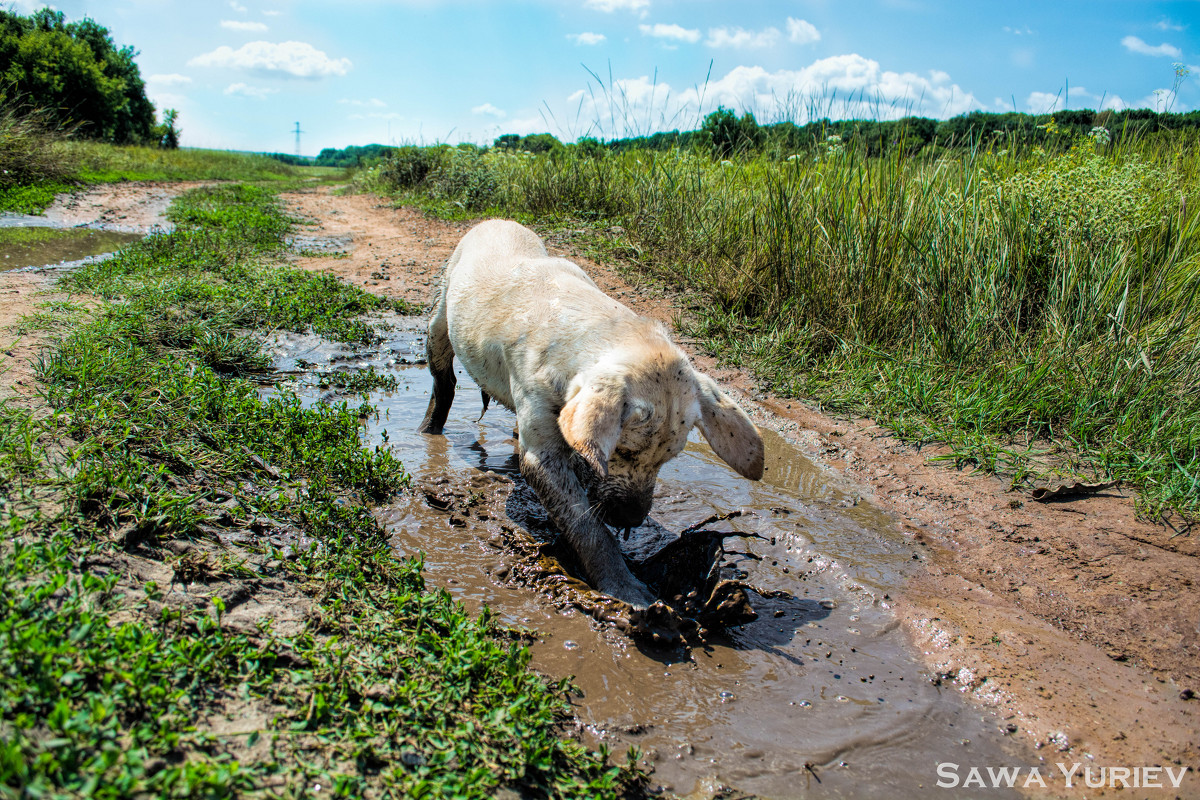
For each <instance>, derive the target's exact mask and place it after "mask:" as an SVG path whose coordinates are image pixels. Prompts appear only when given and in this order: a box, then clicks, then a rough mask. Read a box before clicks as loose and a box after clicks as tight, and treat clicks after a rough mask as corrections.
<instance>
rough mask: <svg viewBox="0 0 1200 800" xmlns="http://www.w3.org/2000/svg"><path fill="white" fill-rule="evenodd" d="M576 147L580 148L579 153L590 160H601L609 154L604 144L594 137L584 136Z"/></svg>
mask: <svg viewBox="0 0 1200 800" xmlns="http://www.w3.org/2000/svg"><path fill="white" fill-rule="evenodd" d="M575 146H576V147H578V148H579V152H581V153H583V154H584V155H585V156H587V157H589V158H599V157H601V156H603V155H604V154H605V153H607V152H608V148H607V147H605V146H604V143H603V142H601V141H600V140H599V139H597V138H595V137H594V136H584V137H583V138H581V139H580V140H579V141H578V142H576V143H575Z"/></svg>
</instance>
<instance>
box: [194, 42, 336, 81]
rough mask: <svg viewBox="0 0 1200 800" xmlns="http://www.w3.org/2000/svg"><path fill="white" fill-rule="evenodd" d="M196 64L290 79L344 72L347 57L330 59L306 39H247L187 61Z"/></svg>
mask: <svg viewBox="0 0 1200 800" xmlns="http://www.w3.org/2000/svg"><path fill="white" fill-rule="evenodd" d="M188 65H189V66H196V67H223V68H226V69H247V70H257V71H259V72H269V73H272V74H278V75H282V76H291V77H293V78H323V77H326V76H329V75H345V74H346V73H347V72H349V71H350V68H351V66H353V65H352V64H351V63H350V59H348V58H330V57H329V56H327V55H326V54H325V53H324V52H322V51H320V50H318V49H317V48H315V47H313V46H312V45H311V44H309V43H308V42H280V43H279V44H274V43H272V42H261V41H260V42H248V43H246V44H244V45H242V46H241V47H239V48H238V49H237V50H234V49H233V48H231V47H228V46H225V45H222V46H221V47H218V48H217V49H216V50H213V51H212V52H211V53H205V54H203V55H199V56H196V57H195V58H193V59H192V60H191V61H189V62H188Z"/></svg>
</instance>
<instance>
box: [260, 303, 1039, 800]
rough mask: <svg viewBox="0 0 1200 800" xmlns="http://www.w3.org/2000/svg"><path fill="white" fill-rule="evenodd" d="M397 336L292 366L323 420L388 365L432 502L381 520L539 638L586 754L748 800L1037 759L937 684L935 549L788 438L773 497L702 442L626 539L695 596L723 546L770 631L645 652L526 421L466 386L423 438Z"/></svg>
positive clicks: (405, 353) (453, 583) (418, 396)
mask: <svg viewBox="0 0 1200 800" xmlns="http://www.w3.org/2000/svg"><path fill="white" fill-rule="evenodd" d="M390 322H391V324H393V325H395V329H394V330H393V331H392V333H391V338H390V340H389V341H387V342H385V343H384V345H383V346H382V347H381V348H379V349H378V350H377V351H369V352H363V353H354V352H352V351H346V350H343V349H341V348H339V347H337V346H336V345H333V344H332V343H329V342H324V341H322V340H321V339H319V338H318V337H313V336H296V335H291V334H281V335H277V336H276V337H274V339H273V340H272V352H273V354H274V356H275V359H276V367H277V368H278V369H280V370H281V371H282V372H284V373H295V372H296V369H297V367H298V366H300V365H304V366H305V367H306V368H307V369H308V370H310V373H309V374H310V377H309V378H308V379H306V378H303V377H301V378H300V379H299V380H298V382H297V383H296V385H295V386H294V388H295V389H296V390H297V391H298V392H299V393H300V394H301V396H302V397H306V398H307V399H308V401H309V402H314V403H315V402H339V401H340V400H342V399H344V397H343V396H341V395H338V394H337V393H336V392H333V391H330V390H322V389H320V388H319V385H320V383H321V382H325V383H328V381H319V380H313V379H312V378H311V376H312V375H314V374H319V373H323V372H328V371H331V370H355V369H365V368H369V367H374V368H375V369H377V370H387V371H388V372H389V373H390V374H393V375H395V376H396V377H397V379H398V385H397V387H396V388H395V389H394V390H390V391H383V392H373V393H372V394H371V398H370V399H371V402H372V404H374V405H375V406H376V407H377V408H378V410H379V415H378V417H377V418H374V419H371V420H368V422H367V431H366V433H367V441H368V444H371V445H376V444H378V445H386V446H387V447H389V448H391V450H392V451H393V452H394V453H395V454H396V455H397V456H398V457H399V458H400V459H401V460H402V462H403V463H404V464H405V467H406V469H407V470H408V471H409V472H410V474H411V475H412V476H413V481H414V488H415V491H414V492H413V493H412V494H411V495H409V496H407V497H405V498H403V499H401V500H400V501H398V502H397V503H395V504H394V505H391V506H388V507H386V508H382V509H380V510H379V516H380V519H381V521H382V522H383V523H384V524H385V526H386V527H387V528H388V529H389V530H390V531H392V533H393V542H394V544H395V546H396V548H397V549H398V550H400V551H401V552H403V553H405V554H409V555H416V554H418V553H420V554H422V555H423V557H424V560H425V565H426V575H427V579H428V580H429V581H430V582H431V583H433V584H434V585H440V586H443V587H445V588H446V589H448V590H449V591H450V592H451V593H452V594H454V595H455V596H456V597H458V598H459V599H461V600H463V601H464V602H466V603H467V604H468V605H469V606H471V607H473V608H475V609H477V610H478V609H480V608H481V607H482V606H484V605H486V606H488V607H489V608H491V609H492V610H493V611H494V612H495V613H496V614H498V615H499V617H500V619H501V621H502V622H504V623H505V624H507V625H511V626H518V627H523V628H529V629H532V630H533V631H534V632H535V633H536V636H537V640H536V642H535V643H534V645H533V650H534V665H535V666H536V667H537V668H538V669H540V670H542V671H543V672H546V673H547V674H550V675H552V676H556V677H561V676H565V675H573V676H575V677H574V680H575V683H576V685H577V687H578V690H577V692H576V695H575V703H576V710H577V713H578V716H579V724H580V728H581V732H582V733H583V734H584V735H585V737H587V738H590V739H592V740H594V741H596V742H598V743H599V742H603V743H606V744H608V745H609V746H610V747H613V748H614V749H616V750H618V751H620V750H623V749H624V748H625V747H626V746H627V745H636V746H638V747H639V748H642V749H643V750H644V751H646V752H647V754H648V756H649V757H650V759H651V760H652V761H653V763H654V765H655V778H656V780H657V781H658V782H659V783H660V784H661V785H663V786H664V787H665V788H669V789H671V790H673V791H677V792H680V793H688V792H692V791H695V790H702V789H703V788H704V787H705V786H708V787H718V786H721V785H730V786H733V787H736V788H737V789H738V790H739V791H742V792H753V793H755V794H758V795H761V796H764V797H794V796H797V786H798V784H800V783H802V784H803V785H804V786H805V790H804V794H805V796H811V797H840V796H866V795H871V794H881V793H886V794H887V795H888V796H890V797H896V798H907V797H914V798H915V797H921V796H924V794H925V793H926V792H927V787H928V786H929V785H930V780H931V778H933V777H934V776H935V772H934V770H935V766H936V764H937V763H939V762H940V761H945V760H954V759H963V758H968V757H970V758H974V759H978V760H979V761H980V763H989V764H995V763H1004V764H1030V765H1031V764H1032V763H1034V759H1033V757H1032V755H1031V754H1024V753H1020V752H1018V748H1017V747H1015V746H1013V745H1012V743H1011V741H1010V740H1009V739H1007V738H1006V737H1005V736H1004V735H1003V734H1002V733H1001V732H1000V731H999V730H998V729H997V728H996V726H995V725H994V724H993V723H992V722H991V719H990V715H987V714H985V713H983V712H981V711H980V710H979V709H978V708H976V707H974V706H972V705H971V704H969V703H966V702H964V701H963V699H962V698H961V697H960V696H959V693H958V692H957V691H955V690H954V689H953V688H951V687H950V686H949V685H948V684H947V685H943V684H942V682H941V681H940V680H939V679H937V678H936V676H931V675H930V674H929V673H928V671H927V670H926V668H925V666H924V664H923V663H922V662H921V661H920V659H919V657H918V655H917V654H916V653H915V652H914V651H913V649H912V647H911V646H910V644H909V641H908V639H907V637H906V634H905V632H904V630H903V629H902V628H901V626H900V625H899V624H898V621H897V618H896V616H895V614H894V613H893V612H892V610H891V605H892V600H891V594H892V593H894V592H896V591H898V590H899V589H900V588H901V587H902V586H903V585H904V583H905V582H906V579H907V576H908V575H909V574H910V573H912V572H913V571H914V570H916V569H918V568H919V567H917V566H916V565H917V563H918V562H919V560H920V559H921V558H922V556H921V554H919V553H915V552H914V551H913V548H912V546H911V545H910V543H909V542H908V541H906V540H905V537H903V536H902V535H899V534H898V533H897V532H896V531H895V529H894V527H895V526H894V525H893V524H892V521H891V519H890V518H889V517H888V516H887V515H886V514H883V513H881V512H880V511H879V510H878V509H876V508H874V507H872V506H870V505H867V504H863V503H857V502H856V500H855V498H854V497H853V496H852V495H849V494H847V493H846V492H845V491H844V490H843V489H841V488H839V487H837V486H836V485H830V483H829V482H828V481H826V480H824V478H823V476H822V474H821V471H820V470H819V469H818V468H817V467H816V466H815V465H814V464H812V463H811V462H810V461H809V460H808V459H807V458H805V457H804V456H803V455H802V454H800V453H799V452H798V451H797V450H796V448H795V447H794V446H793V445H791V444H789V443H788V442H787V441H786V440H785V439H783V438H782V437H780V436H778V435H777V434H774V433H773V432H771V431H769V430H768V431H765V435H766V443H767V458H766V464H767V469H766V475H767V476H766V478H765V479H764V480H763V481H762V482H760V483H755V482H751V481H747V480H744V479H742V478H740V477H738V476H737V475H736V474H735V473H733V472H732V471H731V470H729V469H728V468H727V467H726V466H725V465H724V464H723V463H722V462H720V460H719V459H718V458H717V457H716V456H715V455H714V454H713V453H712V451H711V450H710V449H709V448H708V446H707V445H706V444H705V443H704V442H703V441H702V440H701V439H700V438H699V436H698V435H693V437H692V440H691V441H689V444H688V446H687V449H686V450H685V452H684V453H683V454H682V455H681V456H680V457H679V458H677V459H675V460H674V461H672V462H670V463H669V464H668V465H667V466H666V467H665V468H664V469H663V472H662V474H661V476H660V480H659V485H658V490H657V494H656V498H655V506H654V511H653V513H652V516H651V519H650V520H649V521H648V523H647V524H645V525H643V526H642V527H639V528H636V529H634V530H633V531H632V533H631V535H630V536H629V537H628V539H621V540H620V541H621V545H622V548H623V549H624V551H625V553H626V556H627V558H629V559H630V561H631V562H633V563H632V566H633V569H634V571H635V572H640V573H641V574H642V576H643V577H651V578H653V576H656V575H657V576H658V577H659V579H660V580H661V579H662V577H663V575H662V572H661V571H657V572H656V571H655V566H656V562H657V561H660V560H661V559H663V558H664V557H666V558H667V559H668V561H669V563H670V567H671V569H670V571H671V572H673V573H674V575H673V576H672V577H674V578H675V579H676V580H681V581H682V582H683V583H688V580H689V579H688V577H687V576H686V575H681V574H680V572H681V570H684V569H686V567H688V566H690V567H691V569H692V579H693V581H694V579H695V578H697V577H701V576H702V575H703V574H704V573H707V571H708V558H707V556H706V555H704V552H703V550H704V549H703V547H700V548H692V549H691V552H692V553H694V554H697V555H698V558H697V559H695V561H694V562H693V563H692V564H690V565H688V564H685V563H683V560H681V559H679V558H678V557H676V556H674V555H672V551H673V550H674V549H675V548H676V546H677V545H676V543H677V542H678V540H679V533H680V531H683V530H685V529H688V528H693V527H698V528H699V529H698V530H696V531H695V532H694V533H692V534H690V535H689V538H704V539H705V540H707V541H708V542H712V541H713V540H714V539H716V540H718V541H720V540H721V539H723V544H722V546H721V549H718V550H717V553H718V554H719V555H720V556H721V559H720V560H721V567H722V572H723V573H724V575H723V577H724V578H725V579H727V580H729V581H732V582H735V583H734V585H741V586H746V587H751V588H750V589H749V592H748V594H749V604H750V606H751V607H752V608H753V610H754V616H756V618H755V619H753V621H747V622H745V624H736V623H738V622H740V621H741V620H742V619H745V618H744V617H739V616H738V615H737V614H732V615H730V616H728V617H725V618H720V619H712V618H709V617H705V616H704V615H703V614H700V615H699V619H701V621H702V622H703V623H704V625H705V626H706V630H705V632H704V636H703V640H702V641H699V640H696V639H691V645H692V646H686V645H683V644H677V645H674V646H668V644H667V642H666V641H665V637H647V636H639V635H636V634H634V635H633V636H632V637H631V636H630V635H629V634H630V622H629V614H628V609H627V608H625V607H623V606H622V605H621V604H617V603H613V602H611V601H609V600H607V599H606V598H604V597H603V596H602V595H597V594H596V593H594V592H592V591H591V590H590V588H589V587H587V585H586V584H584V583H582V582H581V581H579V580H578V579H576V578H575V577H572V575H573V574H576V575H577V574H578V572H577V571H574V570H573V569H572V564H571V554H570V552H569V551H566V550H564V549H563V548H561V546H560V544H559V542H558V535H557V532H556V531H555V529H554V528H553V526H552V525H551V524H550V522H549V521H548V519H547V518H546V514H545V511H544V510H543V508H542V507H541V504H540V503H539V502H538V500H537V498H536V496H535V495H534V494H533V492H532V491H531V490H530V489H529V487H528V486H527V485H526V484H525V483H524V481H523V480H522V479H521V477H520V475H519V471H518V468H517V461H516V454H515V445H516V442H515V440H514V438H513V426H514V423H515V417H514V416H513V415H512V414H511V413H510V412H508V411H506V410H504V409H497V408H495V407H493V408H491V409H490V410H488V411H487V412H486V414H484V415H483V416H482V418H480V411H481V408H482V405H481V403H480V400H479V394H478V389H477V388H476V387H475V385H474V384H473V383H472V381H471V378H470V376H469V375H467V374H466V373H465V372H462V371H461V370H460V371H459V373H458V380H459V384H458V394H457V396H456V402H455V405H454V407H453V409H452V411H451V416H450V420H449V421H448V423H447V426H446V435H445V436H426V435H423V434H418V433H416V432H415V431H414V428H415V425H416V422H418V421H419V419H420V417H421V415H422V413H423V412H424V409H425V406H426V404H427V403H428V401H429V389H430V380H429V377H428V373H427V371H426V369H425V367H424V366H423V365H422V364H421V363H419V362H421V361H422V360H423V359H422V355H423V353H424V342H423V336H422V331H421V328H422V327H423V325H422V321H421V320H420V319H413V318H409V319H403V318H399V319H397V318H393V319H392V320H390ZM722 517H726V518H725V519H722ZM708 531H711V532H712V533H713V535H711V536H710V535H706V532H708ZM721 534H729V535H728V536H722V535H721ZM725 585H730V584H725ZM735 605H736V604H735ZM738 610H739V611H740V610H743V609H740V608H739V609H738ZM729 623H734V624H732V625H730V624H729ZM689 638H690V637H689ZM931 677H933V680H931ZM914 765H919V767H918V768H914ZM998 796H1005V795H1004V793H1003V792H1001V793H999V795H998Z"/></svg>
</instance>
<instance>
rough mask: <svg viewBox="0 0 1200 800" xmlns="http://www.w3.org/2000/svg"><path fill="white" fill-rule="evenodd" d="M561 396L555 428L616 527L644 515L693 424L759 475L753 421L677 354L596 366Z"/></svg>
mask: <svg viewBox="0 0 1200 800" xmlns="http://www.w3.org/2000/svg"><path fill="white" fill-rule="evenodd" d="M566 399H567V402H566V404H565V405H564V406H563V408H562V411H561V412H560V413H559V417H558V424H559V429H560V430H561V432H562V434H563V438H564V439H565V440H566V442H567V444H569V445H570V446H571V448H572V449H573V450H574V451H575V452H576V453H577V454H578V455H579V456H580V459H579V460H580V461H582V465H581V466H582V469H580V470H577V471H578V472H579V473H580V478H581V481H582V483H583V484H584V486H586V487H587V489H588V499H589V502H590V503H591V504H592V506H593V507H594V508H596V509H597V511H598V512H599V514H600V518H601V519H602V520H603V521H604V522H606V523H607V524H609V525H612V526H614V527H621V528H624V527H634V526H637V525H640V524H641V523H642V521H643V520H645V518H646V515H647V514H649V513H650V505H651V503H652V502H653V499H654V486H655V483H656V482H657V480H658V471H659V470H660V469H661V468H662V465H663V464H665V463H667V462H668V461H670V460H671V459H672V458H674V457H675V456H677V455H679V454H680V453H681V452H683V448H684V446H685V445H686V444H687V437H688V434H689V433H690V432H691V430H692V428H693V427H694V426H697V425H699V426H700V431H701V433H703V434H704V437H705V438H706V439H707V440H708V443H709V445H711V446H712V448H713V451H714V452H716V454H717V455H718V456H720V458H721V459H722V460H723V461H725V463H727V464H729V465H730V466H731V467H733V468H734V470H736V471H737V472H738V473H739V474H740V475H742V476H744V477H747V478H751V479H753V480H758V479H759V478H761V477H762V470H763V444H762V439H761V438H760V437H759V435H758V431H757V430H755V428H754V425H753V424H752V423H751V422H750V419H749V418H748V417H747V416H746V414H745V412H743V411H742V410H741V409H740V408H738V407H737V405H736V404H734V403H733V402H732V401H731V400H730V399H729V398H728V397H726V396H725V395H724V394H723V393H722V392H721V391H720V389H719V388H718V387H717V385H716V383H714V382H713V381H712V379H710V378H708V377H707V376H705V375H701V374H700V373H698V372H696V371H695V370H693V369H692V367H691V365H690V364H688V363H687V361H686V360H685V359H683V358H682V357H681V356H670V355H668V356H663V355H661V354H656V355H655V356H652V357H649V358H647V359H645V361H643V362H636V363H634V364H633V365H632V366H631V365H630V364H628V363H626V364H622V365H621V366H620V368H611V367H610V368H600V369H597V370H593V371H592V372H590V373H588V374H586V375H583V376H580V378H579V379H577V380H576V381H574V382H572V384H571V387H570V389H569V390H568V392H567V398H566Z"/></svg>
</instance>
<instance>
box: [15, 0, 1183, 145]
mask: <svg viewBox="0 0 1200 800" xmlns="http://www.w3.org/2000/svg"><path fill="white" fill-rule="evenodd" d="M0 2H3V0H0ZM7 5H8V7H10V8H13V9H15V10H17V11H20V12H24V13H27V12H29V11H31V10H33V9H34V8H37V7H40V6H41V5H42V4H41V3H34V2H32V0H7ZM53 5H54V7H56V8H58V9H59V10H61V11H63V12H64V13H65V14H66V15H67V17H68V18H69V19H78V18H80V17H83V16H90V17H92V18H93V19H95V20H97V21H98V22H100V23H101V24H103V25H105V26H106V27H108V28H109V30H110V31H112V34H113V38H114V39H115V40H116V42H117V43H118V44H130V45H133V46H134V47H135V48H137V49H138V50H139V51H140V52H141V54H140V55H139V57H138V59H137V60H138V64H139V65H140V67H141V70H142V75H143V77H145V78H146V79H147V86H148V92H149V94H150V97H151V99H152V100H154V101H155V103H156V105H158V107H159V108H160V109H162V108H166V107H173V108H177V109H178V110H179V112H180V117H179V124H180V126H181V127H182V129H183V144H184V145H185V146H195V147H217V148H228V149H240V150H257V151H279V152H293V151H294V149H295V138H294V136H293V134H292V130H293V127H294V125H295V123H296V122H297V121H298V122H299V123H300V126H301V129H302V130H303V131H304V133H303V134H302V137H301V146H302V151H303V152H304V153H305V154H308V155H314V154H316V153H317V152H318V151H319V150H321V149H322V148H324V147H344V146H346V145H350V144H367V143H370V142H391V143H399V144H403V143H426V144H428V143H433V142H439V141H448V142H459V141H474V142H490V141H491V140H492V139H493V138H495V137H496V136H497V135H499V134H501V133H509V132H513V133H532V132H542V131H549V132H550V133H554V134H555V135H557V136H559V137H560V138H562V139H564V140H573V139H574V138H576V137H577V136H580V135H597V136H600V137H601V138H606V137H616V136H625V135H633V134H640V133H648V132H652V131H654V130H660V129H670V128H692V127H696V126H697V125H698V123H699V121H700V120H701V119H702V118H703V116H704V114H706V113H708V112H710V111H712V110H713V109H715V108H716V107H717V106H718V105H724V106H726V107H731V108H734V109H736V110H737V111H739V112H742V111H745V110H751V111H753V112H754V113H755V115H756V116H757V118H758V119H759V121H760V122H770V121H776V120H778V119H781V118H792V119H796V120H797V121H804V120H805V119H806V117H807V115H809V114H816V115H818V116H830V117H834V118H839V117H843V118H844V117H863V116H872V117H884V118H886V117H894V116H900V115H903V114H905V113H916V114H921V115H923V116H932V117H938V118H945V117H950V116H954V115H956V114H960V113H963V112H965V111H969V110H976V109H982V110H988V111H1011V110H1013V109H1014V108H1015V109H1016V110H1018V111H1035V112H1039V113H1040V112H1045V111H1049V110H1053V109H1055V108H1063V107H1068V108H1098V107H1117V108H1120V107H1127V106H1128V107H1149V108H1156V107H1158V108H1162V107H1164V106H1166V105H1167V104H1168V103H1171V104H1172V106H1173V107H1172V110H1175V111H1187V110H1191V109H1195V108H1200V37H1198V35H1197V34H1198V32H1200V2H1198V1H1197V0H1186V1H1180V2H1149V1H1141V0H1121V1H1119V2H1118V1H1113V0H1091V1H1090V2H1060V1H1059V0H1036V1H1035V2H1030V1H1027V0H1010V1H1009V2H979V1H978V0H958V1H957V2H953V1H947V0H864V1H862V2H855V1H854V0H794V1H793V2H755V1H754V0H741V2H729V0H686V1H685V0H509V1H506V2H500V1H499V0H339V1H338V2H318V1H317V0H95V1H94V2H89V1H88V0H55V2H54V4H53ZM1176 63H1179V64H1183V65H1185V66H1188V67H1190V69H1191V75H1190V76H1188V77H1187V78H1186V79H1185V80H1184V81H1183V84H1182V85H1181V86H1180V87H1179V90H1178V92H1177V93H1176V94H1172V93H1171V92H1170V90H1171V88H1172V84H1173V82H1174V80H1175V73H1174V70H1173V65H1174V64H1176Z"/></svg>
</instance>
